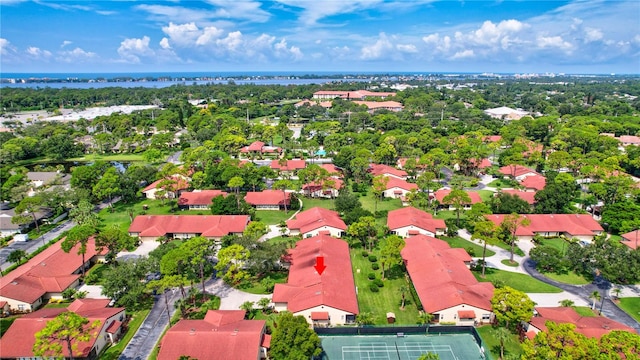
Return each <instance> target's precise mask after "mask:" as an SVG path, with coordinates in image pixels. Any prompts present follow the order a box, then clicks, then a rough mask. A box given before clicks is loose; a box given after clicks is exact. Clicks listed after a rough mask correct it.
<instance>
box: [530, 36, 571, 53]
mask: <svg viewBox="0 0 640 360" xmlns="http://www.w3.org/2000/svg"><path fill="white" fill-rule="evenodd" d="M537 44H538V47H539V48H542V49H546V48H557V49H560V50H564V51H567V52H568V51H571V50H572V49H573V45H571V43H569V42H568V41H565V40H564V39H562V37H561V36H538V38H537Z"/></svg>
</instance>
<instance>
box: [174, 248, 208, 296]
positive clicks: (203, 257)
mask: <svg viewBox="0 0 640 360" xmlns="http://www.w3.org/2000/svg"><path fill="white" fill-rule="evenodd" d="M214 245H215V244H214V242H213V240H211V239H207V238H206V237H204V236H196V237H192V238H191V239H188V240H187V241H185V242H184V243H183V244H182V246H181V247H184V250H185V251H186V252H187V253H188V254H189V258H190V261H189V262H190V264H191V265H193V266H195V267H196V268H197V269H198V270H197V271H198V274H199V277H200V282H201V284H202V293H203V294H204V293H205V292H206V291H205V287H204V278H205V276H204V274H205V265H206V264H207V263H208V261H209V260H208V257H209V256H213V255H214V253H215V249H214V248H215V246H214Z"/></svg>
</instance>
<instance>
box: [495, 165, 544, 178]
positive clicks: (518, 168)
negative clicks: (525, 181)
mask: <svg viewBox="0 0 640 360" xmlns="http://www.w3.org/2000/svg"><path fill="white" fill-rule="evenodd" d="M499 171H500V173H501V174H504V175H507V176H512V177H518V176H522V175H525V174H528V173H532V174H538V173H537V172H536V171H535V170H532V169H529V168H528V167H526V166H522V165H516V164H512V165H506V166H503V167H501V168H500V170H499ZM538 175H540V174H538Z"/></svg>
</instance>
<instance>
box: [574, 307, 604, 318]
mask: <svg viewBox="0 0 640 360" xmlns="http://www.w3.org/2000/svg"><path fill="white" fill-rule="evenodd" d="M573 310H575V311H576V312H577V313H578V314H579V315H580V316H585V317H594V316H598V314H596V313H595V312H593V310H591V308H590V307H588V306H573Z"/></svg>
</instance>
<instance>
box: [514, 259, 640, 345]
mask: <svg viewBox="0 0 640 360" xmlns="http://www.w3.org/2000/svg"><path fill="white" fill-rule="evenodd" d="M522 266H523V267H524V269H525V270H526V271H527V273H529V275H531V276H533V277H534V278H536V279H538V280H540V281H542V282H545V283H547V284H549V285H553V286H556V287H559V288H561V289H562V290H564V291H566V292H569V293H572V294H574V295H576V296H579V297H581V298H583V299H585V300H586V301H587V302H589V303H592V302H593V300H592V299H589V295H591V293H593V292H594V291H599V292H600V295H601V296H602V297H603V299H602V300H601V301H599V302H598V303H597V304H596V309H599V310H601V312H602V314H603V315H604V316H606V317H608V318H609V319H612V320H615V321H617V322H620V323H623V324H625V325H627V326H630V327H632V328H634V329H635V330H636V332H637V333H640V324H639V323H638V322H637V321H636V320H635V319H634V318H632V317H631V316H629V314H627V313H626V312H624V311H622V310H621V309H620V308H619V307H618V306H617V305H616V304H614V302H613V301H611V298H610V297H609V296H607V295H608V293H609V290H610V289H611V288H612V285H611V283H610V282H609V281H607V280H605V279H603V278H602V277H600V276H598V277H596V279H595V280H594V281H593V282H592V283H591V284H587V285H569V284H563V283H559V282H557V281H553V280H551V279H549V278H547V277H546V276H544V275H542V274H541V273H540V272H539V271H538V270H536V268H535V262H534V261H533V260H531V259H530V258H526V259H525V260H524V262H523V263H522ZM603 294H604V296H603Z"/></svg>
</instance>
